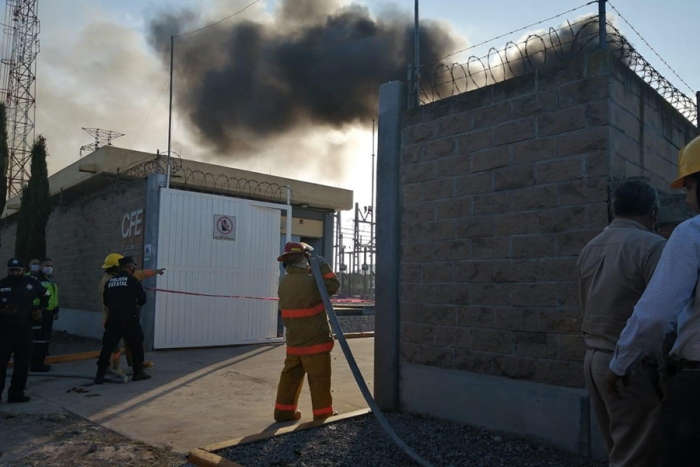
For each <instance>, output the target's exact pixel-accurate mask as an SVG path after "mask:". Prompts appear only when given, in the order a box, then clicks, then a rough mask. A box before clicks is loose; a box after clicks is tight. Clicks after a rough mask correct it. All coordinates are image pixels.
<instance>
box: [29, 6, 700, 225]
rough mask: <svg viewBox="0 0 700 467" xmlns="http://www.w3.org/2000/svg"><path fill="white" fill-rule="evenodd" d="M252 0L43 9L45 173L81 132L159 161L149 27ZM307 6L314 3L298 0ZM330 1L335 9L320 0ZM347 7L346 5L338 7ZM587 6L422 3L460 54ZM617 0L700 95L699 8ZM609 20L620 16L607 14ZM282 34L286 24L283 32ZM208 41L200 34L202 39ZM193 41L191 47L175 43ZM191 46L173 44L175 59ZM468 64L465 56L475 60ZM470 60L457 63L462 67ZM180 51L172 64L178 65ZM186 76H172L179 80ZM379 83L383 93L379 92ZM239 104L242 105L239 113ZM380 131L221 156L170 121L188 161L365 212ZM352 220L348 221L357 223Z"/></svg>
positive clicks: (261, 15) (187, 127)
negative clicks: (336, 194) (111, 138)
mask: <svg viewBox="0 0 700 467" xmlns="http://www.w3.org/2000/svg"><path fill="white" fill-rule="evenodd" d="M250 1H251V0H229V1H223V0H209V1H205V0H158V1H155V0H150V1H149V0H50V1H47V0H40V2H39V3H40V6H39V19H40V21H41V33H40V37H39V38H40V41H41V51H40V53H39V55H38V59H37V60H38V62H37V93H36V94H37V96H36V97H37V104H36V108H37V119H36V132H37V134H43V135H44V136H46V138H47V141H48V148H49V153H50V159H49V172H50V173H54V172H56V171H58V170H60V169H61V168H63V167H65V166H67V165H69V164H71V163H73V162H75V161H76V160H77V159H78V158H79V148H80V146H81V145H84V144H88V143H90V142H92V141H91V138H90V137H89V136H88V135H87V134H85V133H84V132H83V131H82V130H81V127H96V128H102V129H109V130H115V131H119V132H121V133H125V135H126V136H124V137H122V138H120V139H118V140H115V142H114V144H115V146H120V147H125V148H129V149H137V150H141V151H147V152H151V153H154V152H155V151H156V150H157V149H159V150H161V151H164V150H165V149H166V147H167V123H168V69H167V67H166V66H165V63H164V62H163V60H161V59H160V58H159V56H157V54H156V52H155V51H154V50H153V47H151V46H150V44H149V40H148V31H149V22H150V21H151V20H152V19H154V18H159V17H162V16H163V15H165V14H166V13H169V12H177V11H180V9H182V8H188V9H191V10H193V11H195V12H197V13H198V14H200V15H201V17H202V20H203V21H205V22H207V23H208V22H211V21H216V20H218V19H220V18H222V17H225V16H227V15H229V14H231V13H233V12H235V11H237V10H239V9H240V8H242V7H243V6H245V5H247V4H248V3H250ZM295 1H299V2H303V3H309V2H312V3H313V0H295ZM316 1H318V2H321V1H323V2H326V1H330V0H316ZM337 1H338V2H339V3H343V4H349V3H351V2H350V1H346V0H337ZM355 3H359V4H361V5H365V6H367V7H368V8H369V10H370V12H371V13H372V15H381V14H382V13H383V12H386V11H396V10H398V11H402V12H405V13H406V14H407V15H412V13H413V4H414V2H413V0H394V1H393V2H389V1H382V0H357V1H356V2H355ZM585 3H586V1H585V0H538V1H536V2H526V1H523V0H520V1H514V0H491V1H478V2H477V1H456V0H449V1H448V0H423V1H422V2H421V20H435V21H440V22H442V24H443V26H442V27H444V28H445V30H450V31H451V33H452V35H453V36H456V37H458V39H459V40H460V41H461V44H462V45H471V44H478V43H480V42H482V41H485V40H488V39H491V38H493V37H496V36H500V35H502V34H505V33H508V32H509V31H513V30H516V29H520V28H522V27H523V26H526V25H529V24H532V23H536V22H539V21H541V20H543V19H546V18H549V17H552V16H554V15H557V14H559V13H562V12H564V11H567V10H570V9H573V8H575V7H579V6H581V5H583V4H585ZM661 4H662V2H659V1H658V0H615V1H613V2H612V5H614V6H615V7H616V8H617V9H618V10H619V11H620V13H622V15H623V16H624V17H625V18H626V19H627V20H628V21H629V22H630V23H631V24H632V26H634V28H635V29H636V30H637V31H638V32H639V33H641V35H642V36H644V38H645V39H646V41H648V42H649V44H651V45H652V46H653V48H654V49H655V50H656V52H658V53H659V54H660V55H661V56H662V57H663V58H664V60H665V61H666V62H667V63H668V64H669V65H670V66H671V67H673V69H674V70H675V72H677V73H678V75H680V76H681V77H682V79H683V80H684V81H685V83H687V84H688V86H689V87H690V88H691V89H689V88H688V86H686V84H685V83H683V82H682V81H681V80H680V79H679V78H677V77H676V76H675V75H674V74H673V73H672V72H671V71H670V70H669V69H668V68H667V67H666V65H665V64H664V63H663V62H662V60H661V59H660V58H658V57H657V56H656V55H655V54H654V52H653V51H652V50H650V49H649V47H647V46H646V45H645V44H644V42H643V41H642V40H641V39H640V37H639V36H638V35H637V34H636V33H635V32H634V31H632V30H631V29H630V27H629V26H628V25H627V24H626V23H625V22H624V21H622V20H621V19H620V18H617V19H616V21H617V24H618V28H619V29H620V30H621V31H622V33H623V34H625V36H626V37H627V38H628V39H629V40H630V41H631V42H632V44H633V45H634V46H635V47H636V48H637V49H638V50H639V51H640V52H641V53H642V55H643V56H644V57H645V58H646V59H647V60H648V61H649V62H650V63H651V64H652V65H653V66H654V67H655V68H656V69H657V70H659V71H660V72H661V74H662V75H664V76H665V77H666V78H668V79H669V80H670V81H671V82H672V83H673V84H675V85H676V86H677V87H678V88H679V89H681V90H682V91H683V92H685V93H687V94H688V95H692V90H696V89H697V90H700V61H698V60H697V58H696V57H697V50H696V47H697V45H698V44H700V40H699V39H700V29H699V28H697V25H696V19H697V18H698V17H700V2H697V1H692V0H668V1H666V2H663V5H664V6H660V5H661ZM277 6H278V4H277V2H276V1H273V0H263V1H261V2H260V3H258V4H256V5H255V6H253V7H252V8H250V9H248V10H246V11H245V12H244V13H242V14H240V15H238V16H236V17H235V18H234V19H231V20H228V21H232V22H236V21H242V20H250V21H256V22H262V23H266V22H267V23H269V22H270V21H274V18H275V9H276V7H277ZM608 11H609V12H610V13H611V15H613V16H615V15H616V14H615V13H614V12H613V11H612V9H611V8H610V7H608ZM593 12H597V5H596V4H592V5H588V6H587V7H585V8H582V9H579V10H576V11H575V12H572V13H569V14H567V15H565V16H563V17H560V18H556V19H553V20H550V21H547V22H545V23H543V24H541V25H539V26H535V27H532V28H530V29H528V30H525V31H520V32H517V33H515V34H512V35H509V36H506V37H504V38H501V39H498V40H496V41H494V42H491V43H489V44H488V45H487V46H484V47H479V48H476V49H474V50H470V52H469V53H474V54H476V55H484V54H485V53H486V52H487V50H488V47H491V46H492V47H503V46H504V45H505V44H506V42H507V41H509V40H517V39H519V38H522V37H524V36H526V35H527V33H528V32H530V31H534V30H538V29H547V28H549V27H550V26H552V27H557V26H559V25H560V24H561V23H562V21H564V20H566V19H568V20H571V21H573V20H575V19H576V18H577V17H579V16H580V15H581V14H585V13H593ZM279 24H284V23H279ZM200 34H201V33H200ZM186 40H189V39H188V38H187V37H185V38H181V39H177V41H186ZM179 48H186V44H181V43H179V42H176V51H177V50H180V49H179ZM467 55H468V54H467ZM467 55H465V54H462V55H460V56H457V57H455V58H457V59H458V60H459V59H461V60H464V59H466V57H467ZM177 57H178V55H177V53H176V60H177ZM178 78H181V79H182V76H180V77H179V76H178V75H177V74H176V75H175V78H174V79H175V81H176V82H177V80H178ZM378 84H381V83H378ZM231 105H235V103H231ZM371 129H372V121H371V118H367V119H366V121H362V122H353V123H352V124H347V125H341V126H333V125H318V126H313V125H306V126H305V127H304V128H303V131H300V132H298V133H295V134H294V135H288V136H282V137H280V138H272V139H271V142H269V143H267V144H263V143H261V145H260V147H259V154H258V155H257V156H256V157H245V158H240V157H234V156H232V155H231V154H226V153H217V151H216V150H215V149H213V148H212V147H211V146H209V147H208V146H207V145H206V144H202V141H201V139H199V138H198V136H197V135H198V133H197V129H196V128H193V125H192V123H191V121H190V120H188V119H187V118H186V116H184V115H183V114H182V113H181V112H178V109H177V108H175V111H174V128H173V150H174V151H176V152H178V153H180V155H181V157H183V158H188V159H197V160H206V161H210V162H216V163H220V164H223V165H231V166H234V167H237V168H240V169H247V170H253V171H257V172H263V173H270V174H274V175H280V176H287V177H291V178H299V179H302V180H306V181H310V182H315V183H321V184H326V185H332V186H339V187H343V188H348V189H351V190H353V191H354V192H355V201H357V202H358V203H360V206H365V205H368V204H370V195H369V193H370V179H371V177H370V174H371V167H372V166H371V164H372V157H371V154H372V133H371ZM350 216H351V214H350V213H347V214H345V218H346V219H349V217H350Z"/></svg>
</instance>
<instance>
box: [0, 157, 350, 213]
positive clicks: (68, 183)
mask: <svg viewBox="0 0 700 467" xmlns="http://www.w3.org/2000/svg"><path fill="white" fill-rule="evenodd" d="M164 167H165V156H163V155H160V156H157V155H155V154H151V153H147V152H141V151H132V150H130V149H123V148H117V147H114V146H104V147H101V148H99V149H98V150H96V151H95V152H93V153H91V154H89V155H87V156H85V157H83V158H81V159H79V160H78V161H76V162H74V163H73V164H71V165H69V166H67V167H65V168H63V169H62V170H60V171H58V172H56V173H55V174H53V175H51V176H50V177H49V192H50V194H51V196H53V195H57V194H59V193H61V191H66V190H68V189H70V188H73V187H75V186H77V185H80V184H82V183H85V182H88V181H89V180H90V179H92V178H95V177H98V176H104V175H116V174H120V175H124V176H125V177H134V178H141V177H145V176H147V175H148V174H150V173H156V172H157V171H159V170H158V169H160V171H162V170H163V169H164ZM171 167H172V169H171V174H172V175H171V180H170V186H171V187H174V188H177V187H184V186H186V187H187V188H188V189H191V190H202V191H207V192H209V193H222V194H224V193H225V194H232V195H235V194H239V195H242V196H244V197H249V198H261V199H270V198H271V197H278V198H280V199H281V200H284V201H286V197H287V189H286V187H287V186H289V187H290V188H291V191H292V204H294V205H297V206H298V205H304V207H306V205H308V207H311V208H319V209H329V210H334V211H345V210H349V209H352V207H353V192H352V191H351V190H346V189H343V188H335V187H331V186H327V185H320V184H316V183H309V182H303V181H300V180H293V179H290V178H284V177H277V176H274V175H267V174H262V173H258V172H250V171H247V170H240V169H235V168H232V167H224V166H221V165H216V164H208V163H205V162H198V161H192V160H186V159H180V158H173V159H172V160H171ZM19 204H20V202H19V196H15V197H13V198H11V199H10V200H8V202H7V207H6V211H5V212H4V213H3V217H5V216H7V215H11V214H12V213H14V212H16V211H17V210H18V209H19Z"/></svg>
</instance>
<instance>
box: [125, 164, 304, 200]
mask: <svg viewBox="0 0 700 467" xmlns="http://www.w3.org/2000/svg"><path fill="white" fill-rule="evenodd" d="M166 172H167V161H166V159H165V157H164V156H163V155H157V156H155V157H154V158H153V159H149V160H147V161H144V162H142V163H140V164H137V165H135V166H133V167H130V168H129V169H127V170H124V171H120V172H119V174H118V175H119V176H122V177H127V178H146V177H148V176H149V175H151V174H155V173H160V174H164V173H166ZM170 179H171V183H173V184H175V185H178V187H180V188H184V189H186V190H191V191H201V192H208V193H212V194H221V193H226V194H235V195H237V196H239V197H243V198H252V199H264V200H268V201H274V202H282V201H284V200H285V199H286V192H287V189H286V187H283V186H282V185H279V184H277V183H273V182H259V181H257V180H253V179H248V178H238V177H229V176H228V175H224V174H214V173H211V172H205V171H203V170H197V169H194V170H193V169H191V168H189V167H184V166H183V165H182V159H180V158H179V157H171V158H170ZM292 195H293V193H292ZM292 197H293V196H292Z"/></svg>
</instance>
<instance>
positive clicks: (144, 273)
mask: <svg viewBox="0 0 700 467" xmlns="http://www.w3.org/2000/svg"><path fill="white" fill-rule="evenodd" d="M122 258H124V256H122V255H120V254H119V253H110V254H109V255H107V257H106V258H105V260H104V263H103V264H102V269H104V270H105V273H104V275H103V276H102V279H101V280H100V285H99V287H98V290H97V293H98V295H99V296H100V303H102V295H103V294H104V290H105V285H106V284H107V281H109V280H110V279H111V278H112V277H114V276H115V275H116V274H117V271H118V270H119V260H121V259H122ZM164 273H165V269H144V270H137V271H134V277H135V278H136V279H138V280H139V281H143V280H144V279H148V278H149V277H153V276H155V275H156V274H158V275H163V274H164ZM108 313H109V311H108V310H107V307H106V306H104V305H102V324H103V325H104V323H105V322H106V321H107V314H108ZM120 349H121V345H120V344H119V343H118V344H117V346H116V348H115V349H114V352H112V369H113V370H115V371H119V372H121V370H120V368H119V366H120V365H119V360H120V359H121V352H120ZM124 353H125V354H126V363H127V365H129V366H130V367H133V366H134V365H133V357H132V354H131V348H130V347H129V344H128V343H127V342H124ZM152 366H153V362H151V361H148V360H146V361H144V362H143V367H144V368H151V367H152Z"/></svg>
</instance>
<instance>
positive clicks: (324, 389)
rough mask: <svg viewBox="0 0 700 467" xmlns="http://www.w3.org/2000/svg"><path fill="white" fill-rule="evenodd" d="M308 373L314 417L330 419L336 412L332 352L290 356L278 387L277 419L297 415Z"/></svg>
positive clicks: (289, 418)
mask: <svg viewBox="0 0 700 467" xmlns="http://www.w3.org/2000/svg"><path fill="white" fill-rule="evenodd" d="M305 374H308V380H309V390H310V391H311V405H312V407H313V415H314V420H319V419H324V418H328V417H329V416H331V415H332V414H333V397H332V396H331V354H330V353H322V354H317V355H304V356H297V355H287V358H286V359H285V361H284V369H283V370H282V374H281V375H280V384H279V386H278V387H277V402H276V403H275V420H276V421H278V422H284V421H288V420H294V419H295V418H297V417H295V412H296V410H297V404H298V402H299V394H300V393H301V387H302V385H303V384H304V375H305Z"/></svg>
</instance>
